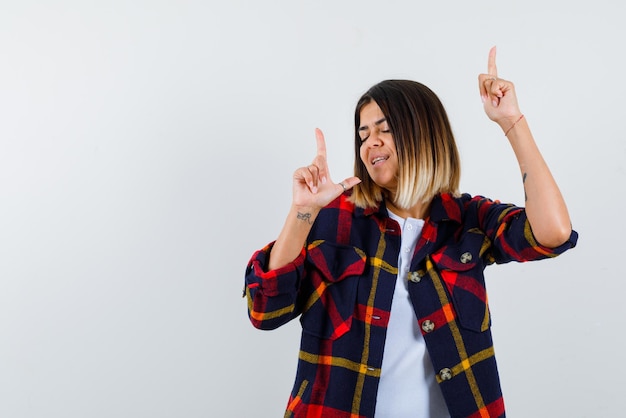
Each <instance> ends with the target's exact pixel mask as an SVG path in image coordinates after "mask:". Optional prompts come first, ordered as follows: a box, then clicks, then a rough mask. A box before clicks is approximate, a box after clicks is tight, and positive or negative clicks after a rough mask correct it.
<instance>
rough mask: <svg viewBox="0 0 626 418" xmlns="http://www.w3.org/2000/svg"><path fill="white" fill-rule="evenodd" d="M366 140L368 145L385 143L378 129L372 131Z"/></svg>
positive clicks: (377, 145)
mask: <svg viewBox="0 0 626 418" xmlns="http://www.w3.org/2000/svg"><path fill="white" fill-rule="evenodd" d="M365 142H366V144H367V146H368V147H380V146H381V145H382V144H383V141H382V139H380V135H379V134H378V132H377V131H375V132H372V133H371V134H370V136H369V138H367V140H366V141H365Z"/></svg>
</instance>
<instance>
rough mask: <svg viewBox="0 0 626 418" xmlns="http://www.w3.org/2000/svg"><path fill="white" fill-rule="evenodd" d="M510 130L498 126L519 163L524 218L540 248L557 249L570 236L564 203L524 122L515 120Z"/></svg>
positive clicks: (567, 215)
mask: <svg viewBox="0 0 626 418" xmlns="http://www.w3.org/2000/svg"><path fill="white" fill-rule="evenodd" d="M509 122H510V121H509ZM510 123H512V122H510ZM510 127H511V125H510V124H509V125H508V126H507V125H504V126H502V128H503V130H504V131H505V132H506V131H508V132H507V138H508V139H509V142H510V143H511V146H512V147H513V151H514V152H515V156H516V157H517V161H518V163H519V167H520V171H521V175H522V181H523V185H524V194H525V200H526V202H525V206H526V214H527V216H528V222H529V223H530V226H531V228H532V231H533V235H534V236H535V238H536V239H537V241H538V242H539V243H540V244H541V245H544V246H546V247H557V246H559V245H561V244H563V243H564V242H565V241H567V239H568V238H569V236H570V234H571V221H570V217H569V214H568V211H567V206H566V204H565V200H564V199H563V196H562V195H561V191H560V190H559V187H558V185H557V183H556V181H555V180H554V177H552V173H551V172H550V169H549V168H548V165H547V164H546V162H545V160H544V159H543V156H542V155H541V152H540V151H539V148H538V147H537V144H536V143H535V140H534V138H533V136H532V133H531V131H530V128H529V126H528V123H527V121H526V118H522V119H520V120H518V122H517V123H515V125H514V126H513V128H512V129H510ZM509 129H510V130H509Z"/></svg>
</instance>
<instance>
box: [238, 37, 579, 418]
mask: <svg viewBox="0 0 626 418" xmlns="http://www.w3.org/2000/svg"><path fill="white" fill-rule="evenodd" d="M478 85H479V91H480V95H481V98H482V99H483V102H484V108H485V112H486V114H487V116H488V117H489V118H490V119H491V120H493V121H495V122H496V123H498V125H499V126H500V127H501V128H502V130H503V132H504V134H505V136H506V137H507V138H508V140H509V142H510V144H511V146H512V147H513V150H514V152H515V155H516V157H517V161H518V163H519V166H520V170H521V177H522V184H523V187H524V191H525V195H526V202H525V208H522V207H516V206H514V205H510V204H502V203H499V202H497V201H492V200H490V199H487V198H484V197H481V196H476V197H472V196H470V195H467V194H460V193H459V191H458V187H459V176H460V167H459V156H458V151H457V147H456V144H455V141H454V137H453V134H452V130H451V128H450V123H449V121H448V118H447V115H446V112H445V109H444V108H443V106H442V104H441V102H440V101H439V99H438V98H437V96H436V95H435V94H434V93H433V92H432V91H431V90H430V89H428V88H427V87H426V86H424V85H422V84H420V83H417V82H414V81H406V80H387V81H383V82H381V83H379V84H377V85H375V86H373V87H372V88H371V89H370V90H369V91H368V92H366V93H365V94H364V95H363V96H362V97H361V99H360V100H359V102H358V104H357V107H356V111H355V177H351V178H347V179H345V180H344V181H342V182H340V183H334V182H333V181H332V180H331V177H330V172H329V169H328V166H327V163H326V149H325V142H324V137H323V135H322V133H321V131H319V130H317V131H316V136H317V156H316V157H315V158H314V160H313V162H312V163H311V164H310V165H309V166H307V167H302V168H299V169H297V170H296V171H295V173H294V176H293V203H292V206H291V210H290V212H289V215H288V217H287V220H286V221H285V225H284V227H283V230H282V231H281V233H280V235H279V236H278V239H277V240H276V241H275V242H273V243H270V244H269V245H267V246H266V247H265V248H263V249H262V250H260V251H258V252H257V253H255V254H254V256H253V257H252V259H251V260H250V263H249V264H248V268H247V270H246V278H245V284H246V290H245V293H246V295H247V298H248V310H249V316H250V319H251V321H252V323H253V325H254V326H256V327H258V328H262V329H273V328H276V327H278V326H280V325H282V324H284V323H286V322H288V321H289V320H291V319H293V318H295V317H297V316H300V321H301V324H302V339H301V346H300V354H299V362H298V370H297V376H296V381H295V385H294V388H293V391H292V394H291V397H290V399H289V403H288V405H287V412H286V414H285V416H288V417H350V418H354V417H372V416H374V415H376V417H393V418H403V417H449V416H451V417H500V416H504V413H505V410H504V403H503V399H502V393H501V390H500V383H499V378H498V372H497V367H496V361H495V357H494V351H493V344H492V338H491V331H490V314H489V308H488V305H487V294H486V290H485V281H484V276H483V270H484V269H485V267H486V266H487V265H489V264H493V263H506V262H509V261H529V260H537V259H542V258H548V257H554V256H556V255H558V254H560V253H562V252H564V251H565V250H567V249H569V248H572V247H573V246H574V245H575V244H576V240H577V234H576V232H574V231H572V229H571V223H570V219H569V215H568V212H567V207H566V205H565V202H564V200H563V197H562V196H561V193H560V191H559V188H558V186H557V184H556V182H555V181H554V179H553V177H552V175H551V174H550V171H549V169H548V167H547V165H546V163H545V162H544V160H543V158H542V156H541V154H540V152H539V150H538V148H537V146H536V144H535V142H534V140H533V137H532V135H531V132H530V129H529V127H528V124H527V122H526V119H525V118H524V117H523V115H522V113H521V112H520V110H519V107H518V104H517V99H516V95H515V90H514V86H513V84H512V83H511V82H509V81H506V80H503V79H501V78H499V77H498V75H497V70H496V64H495V49H492V50H491V51H490V53H489V61H488V72H487V73H486V74H480V75H479V77H478Z"/></svg>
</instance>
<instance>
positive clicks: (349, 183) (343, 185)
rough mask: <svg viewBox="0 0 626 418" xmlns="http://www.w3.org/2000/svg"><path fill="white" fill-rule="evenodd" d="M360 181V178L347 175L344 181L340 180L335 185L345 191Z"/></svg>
mask: <svg viewBox="0 0 626 418" xmlns="http://www.w3.org/2000/svg"><path fill="white" fill-rule="evenodd" d="M360 182H361V179H360V178H358V177H348V178H347V179H345V180H344V181H341V182H339V183H337V185H338V186H340V187H341V188H342V189H341V191H342V192H345V191H347V190H350V189H351V188H353V187H354V186H356V185H357V184H359V183H360Z"/></svg>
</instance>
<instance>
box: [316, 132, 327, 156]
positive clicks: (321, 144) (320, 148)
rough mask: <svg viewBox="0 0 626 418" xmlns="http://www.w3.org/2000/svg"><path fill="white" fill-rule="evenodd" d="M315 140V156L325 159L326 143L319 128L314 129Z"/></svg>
mask: <svg viewBox="0 0 626 418" xmlns="http://www.w3.org/2000/svg"><path fill="white" fill-rule="evenodd" d="M315 139H316V140H317V155H320V156H322V157H324V158H326V141H325V140H324V134H323V133H322V131H321V130H320V128H315Z"/></svg>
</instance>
